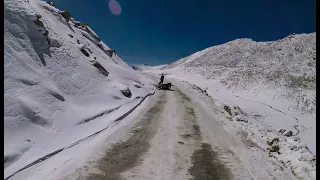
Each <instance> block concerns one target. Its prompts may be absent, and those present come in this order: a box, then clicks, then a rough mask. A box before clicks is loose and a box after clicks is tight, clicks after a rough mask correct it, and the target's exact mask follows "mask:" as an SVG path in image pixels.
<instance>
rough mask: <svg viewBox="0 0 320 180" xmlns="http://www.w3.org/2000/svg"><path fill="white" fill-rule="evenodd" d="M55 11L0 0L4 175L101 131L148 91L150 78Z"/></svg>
mask: <svg viewBox="0 0 320 180" xmlns="http://www.w3.org/2000/svg"><path fill="white" fill-rule="evenodd" d="M61 12H63V11H60V10H58V9H56V8H55V7H53V6H50V5H49V4H47V3H46V2H45V1H39V0H5V1H4V178H5V179H6V178H8V177H10V176H12V175H14V174H15V173H16V172H18V171H19V170H22V169H24V168H26V167H29V166H30V165H32V164H36V163H38V162H41V161H43V160H45V159H47V158H48V157H50V156H51V155H53V154H55V153H57V152H60V151H62V150H64V149H66V148H67V147H69V146H72V145H75V144H77V143H79V142H80V141H81V140H83V139H84V138H87V137H91V135H96V134H98V133H99V132H102V131H103V130H105V129H107V127H108V126H109V125H110V124H111V123H113V122H115V121H117V120H121V119H123V118H124V117H125V116H126V115H128V114H129V113H130V112H131V111H132V110H133V109H134V108H136V107H137V106H138V105H139V104H140V103H142V101H144V100H145V99H146V97H148V96H150V95H151V94H153V93H154V90H153V86H151V85H150V84H152V83H153V81H152V80H151V79H149V78H146V77H145V76H143V75H142V74H140V73H139V72H137V71H134V70H133V69H132V68H130V67H129V66H128V65H127V64H126V63H125V62H124V61H122V59H121V58H119V57H118V56H117V55H116V54H112V56H111V58H110V57H109V56H108V55H107V54H106V53H105V52H104V51H103V50H102V49H100V48H99V47H98V46H97V45H96V44H97V42H98V41H97V37H95V36H97V35H96V34H95V33H94V32H93V33H91V34H90V33H88V32H87V31H86V30H84V29H83V28H81V27H76V26H75V24H74V23H73V22H72V21H67V20H66V19H65V18H64V17H63V16H62V15H60V13H61ZM88 29H89V28H88ZM89 31H93V30H91V29H89ZM101 44H102V46H103V47H104V48H105V49H106V50H108V46H107V45H105V44H104V43H103V42H101ZM128 88H129V90H130V92H131V94H130V93H129V91H128ZM121 91H123V92H124V93H122V92H121ZM124 94H125V95H126V96H128V97H126V96H125V95H124ZM87 153H89V152H87Z"/></svg>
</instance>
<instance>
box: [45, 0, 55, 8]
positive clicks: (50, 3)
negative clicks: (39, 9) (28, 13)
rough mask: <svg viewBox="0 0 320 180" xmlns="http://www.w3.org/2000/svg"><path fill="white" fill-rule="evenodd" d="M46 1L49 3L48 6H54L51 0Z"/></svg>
mask: <svg viewBox="0 0 320 180" xmlns="http://www.w3.org/2000/svg"><path fill="white" fill-rule="evenodd" d="M47 3H48V4H49V5H50V6H53V7H55V5H54V3H53V2H52V1H47Z"/></svg>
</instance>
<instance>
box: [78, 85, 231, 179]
mask: <svg viewBox="0 0 320 180" xmlns="http://www.w3.org/2000/svg"><path fill="white" fill-rule="evenodd" d="M159 93H162V95H161V96H160V98H159V99H158V101H157V103H155V105H154V106H152V107H150V108H149V109H148V110H147V111H146V112H145V113H144V114H143V115H142V116H141V117H142V118H141V117H139V118H140V119H139V120H138V123H136V124H135V125H134V126H133V127H132V128H131V130H130V132H127V135H128V137H129V138H124V140H122V141H121V142H117V143H115V144H113V145H112V147H111V148H110V149H108V150H106V151H105V152H104V153H103V155H102V157H101V158H100V159H99V160H97V162H95V163H94V168H95V169H96V171H94V172H91V173H88V174H87V175H85V176H84V175H82V176H78V177H77V178H76V179H79V180H80V179H81V180H82V179H83V180H84V179H86V180H105V179H108V180H120V179H137V180H138V179H139V180H140V179H194V180H200V179H201V180H206V179H208V180H209V179H216V180H220V179H231V177H232V174H231V172H230V170H229V169H228V168H227V167H226V165H225V164H224V163H222V162H221V161H220V160H219V158H218V155H217V153H216V152H215V151H213V149H212V147H211V145H210V144H208V143H204V142H203V141H202V136H201V129H200V126H199V125H198V123H197V117H196V114H195V112H194V109H193V107H192V104H191V102H190V98H189V97H187V96H186V95H185V94H183V93H182V92H181V91H180V90H178V89H176V90H174V91H159ZM73 177H74V176H73Z"/></svg>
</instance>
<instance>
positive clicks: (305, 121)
mask: <svg viewBox="0 0 320 180" xmlns="http://www.w3.org/2000/svg"><path fill="white" fill-rule="evenodd" d="M144 72H147V73H152V74H157V75H159V74H162V73H164V74H165V79H169V80H167V81H170V79H175V80H179V81H184V82H186V83H188V84H191V85H192V86H194V87H195V89H198V90H199V91H200V92H202V93H204V94H205V95H208V96H210V97H211V98H212V99H213V100H214V101H215V104H216V105H217V106H219V107H220V109H221V110H223V107H224V106H225V105H226V106H229V107H230V108H231V109H233V107H235V108H237V107H240V108H241V110H242V111H243V112H244V114H245V115H244V116H243V117H240V118H238V117H233V118H232V116H231V117H230V121H232V120H235V121H234V122H235V124H234V125H236V126H241V127H242V128H244V129H246V130H248V131H250V132H252V133H253V134H255V136H254V137H255V138H256V141H259V142H260V143H261V144H262V145H263V146H265V147H268V145H267V141H268V140H269V139H272V138H274V137H278V138H279V140H280V151H279V153H271V154H270V156H274V157H275V158H277V159H278V160H279V161H280V162H283V163H284V164H285V165H286V166H287V167H288V168H290V169H291V170H292V171H293V172H294V173H295V174H297V175H298V177H301V178H306V179H307V177H311V178H312V179H313V178H315V174H316V156H315V155H316V33H311V34H297V35H290V36H288V37H285V38H283V39H281V40H277V41H271V42H255V41H253V40H251V39H237V40H234V41H231V42H228V43H225V44H222V45H218V46H214V47H210V48H207V49H205V50H202V51H199V52H196V53H194V54H192V55H190V56H188V57H185V58H182V59H180V60H178V61H176V62H174V63H172V64H169V65H165V66H158V67H153V68H145V69H144ZM223 111H224V110H223ZM233 116H234V115H233ZM241 119H244V120H241ZM237 120H238V121H242V122H241V123H240V122H237ZM281 129H283V130H281ZM280 130H281V132H278V131H280ZM289 131H291V132H292V133H291V132H289ZM287 133H288V134H287ZM284 134H287V135H288V136H290V134H292V136H290V137H287V136H285V135H284Z"/></svg>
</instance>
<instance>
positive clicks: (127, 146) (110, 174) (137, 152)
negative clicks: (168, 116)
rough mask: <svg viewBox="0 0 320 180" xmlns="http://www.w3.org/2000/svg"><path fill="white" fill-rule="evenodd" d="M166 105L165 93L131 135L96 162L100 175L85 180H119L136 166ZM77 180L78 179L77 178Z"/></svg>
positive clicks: (90, 175)
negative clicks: (122, 174) (123, 173)
mask: <svg viewBox="0 0 320 180" xmlns="http://www.w3.org/2000/svg"><path fill="white" fill-rule="evenodd" d="M165 103H166V95H165V93H164V94H162V96H161V97H160V98H159V100H158V102H157V103H156V104H155V105H154V106H153V107H151V108H150V109H149V110H148V111H147V112H146V114H145V115H144V116H143V118H142V119H141V120H140V121H139V123H137V124H136V125H135V126H134V127H133V128H132V131H131V132H132V135H131V137H130V138H129V139H127V140H126V141H124V142H119V143H116V144H114V145H113V146H112V147H111V149H109V150H107V151H106V152H105V154H104V155H103V157H102V158H101V159H99V160H98V162H97V165H96V167H97V168H98V170H99V171H100V173H91V174H89V175H88V176H87V177H86V178H85V179H87V180H106V179H108V180H119V179H122V178H121V175H120V173H122V172H125V171H127V170H128V169H130V168H132V167H135V166H137V165H138V164H139V163H140V162H141V161H142V159H141V156H142V155H143V154H144V153H146V152H147V151H148V149H149V147H150V144H149V141H150V140H151V139H152V137H153V136H154V135H155V133H156V132H157V127H158V125H159V121H157V120H159V119H160V116H161V113H162V111H163V109H164V106H165ZM78 179H79V178H78Z"/></svg>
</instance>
